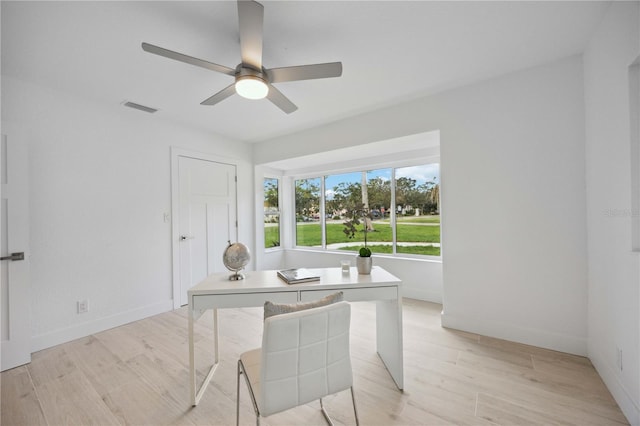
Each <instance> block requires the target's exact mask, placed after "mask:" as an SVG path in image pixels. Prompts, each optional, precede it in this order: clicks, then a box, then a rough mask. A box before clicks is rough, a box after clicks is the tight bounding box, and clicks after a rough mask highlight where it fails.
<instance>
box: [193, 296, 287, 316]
mask: <svg viewBox="0 0 640 426" xmlns="http://www.w3.org/2000/svg"><path fill="white" fill-rule="evenodd" d="M297 298H298V294H297V293H296V292H295V291H274V292H271V293H269V292H264V293H232V294H216V295H213V294H210V295H209V294H208V295H196V296H193V309H194V310H196V311H200V310H206V309H213V308H251V307H262V306H264V302H266V301H267V300H269V301H271V302H276V303H295V302H297Z"/></svg>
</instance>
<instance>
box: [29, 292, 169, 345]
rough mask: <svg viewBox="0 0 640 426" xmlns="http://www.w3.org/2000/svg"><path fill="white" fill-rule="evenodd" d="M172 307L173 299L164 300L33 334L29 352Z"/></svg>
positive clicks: (165, 310) (136, 319)
mask: <svg viewBox="0 0 640 426" xmlns="http://www.w3.org/2000/svg"><path fill="white" fill-rule="evenodd" d="M172 309H173V300H166V301H164V302H159V303H155V304H153V305H147V306H143V307H141V308H137V309H132V310H130V311H126V312H121V313H118V314H115V315H111V316H108V317H103V318H98V319H95V320H93V321H87V322H83V323H81V324H77V325H73V326H71V327H66V328H62V329H59V330H54V331H51V332H49V333H45V334H40V335H37V336H33V337H32V338H31V352H37V351H40V350H42V349H46V348H50V347H52V346H56V345H59V344H62V343H66V342H70V341H72V340H76V339H79V338H81V337H85V336H89V335H91V334H94V333H99V332H101V331H104V330H108V329H110V328H114V327H118V326H121V325H124V324H128V323H130V322H133V321H138V320H141V319H144V318H147V317H150V316H153V315H157V314H161V313H163V312H167V311H170V310H172Z"/></svg>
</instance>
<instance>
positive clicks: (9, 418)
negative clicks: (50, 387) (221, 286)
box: [0, 366, 46, 426]
mask: <svg viewBox="0 0 640 426" xmlns="http://www.w3.org/2000/svg"><path fill="white" fill-rule="evenodd" d="M1 397H2V406H3V410H2V413H1V417H0V424H2V425H5V426H12V425H16V426H17V425H34V426H35V425H44V424H46V420H45V418H44V413H43V412H42V407H41V406H40V401H39V400H38V395H37V394H36V390H35V387H34V386H33V382H32V381H31V376H30V375H29V371H28V370H27V368H26V367H24V366H22V367H17V368H14V369H12V370H9V371H5V372H4V373H2V394H1Z"/></svg>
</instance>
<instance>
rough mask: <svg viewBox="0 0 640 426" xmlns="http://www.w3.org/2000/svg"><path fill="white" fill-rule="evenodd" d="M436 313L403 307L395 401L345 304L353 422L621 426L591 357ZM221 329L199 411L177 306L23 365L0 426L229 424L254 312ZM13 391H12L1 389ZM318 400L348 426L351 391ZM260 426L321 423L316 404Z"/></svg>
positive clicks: (224, 313)
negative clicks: (443, 320) (457, 325)
mask: <svg viewBox="0 0 640 426" xmlns="http://www.w3.org/2000/svg"><path fill="white" fill-rule="evenodd" d="M441 310H442V306H441V305H438V304H434V303H428V302H421V301H415V300H410V299H406V300H405V301H404V302H403V319H404V336H403V340H404V361H405V363H404V367H405V390H404V392H401V391H399V390H398V389H397V388H396V387H395V384H394V382H393V380H392V379H391V377H390V375H389V374H388V372H387V370H386V369H385V367H384V364H383V363H382V361H381V360H380V358H379V357H378V355H377V354H376V342H375V340H376V332H375V313H376V305H375V304H374V303H366V302H362V303H360V302H359V303H353V304H352V325H351V358H352V365H353V370H354V386H355V392H356V401H357V404H358V411H359V414H360V423H361V424H363V425H385V426H386V425H403V426H404V425H447V424H451V425H474V426H476V425H479V426H495V425H506V426H513V425H526V424H534V425H539V424H545V425H546V424H558V425H564V424H566V425H578V426H582V425H625V424H628V423H627V420H626V419H625V417H624V415H623V414H622V412H621V411H620V409H619V407H618V406H617V404H616V403H615V401H614V399H613V397H612V396H611V394H610V393H609V391H608V390H607V389H606V387H605V386H604V383H603V382H602V380H601V379H600V377H599V376H598V374H597V372H596V371H595V369H594V368H593V366H592V365H591V363H590V362H589V360H588V359H587V358H584V357H578V356H575V355H570V354H563V353H560V352H555V351H551V350H548V349H544V348H536V347H533V346H528V345H523V344H520V343H514V342H508V341H504V340H500V339H494V338H489V337H485V336H480V335H477V334H474V333H467V332H462V331H457V330H451V329H447V328H443V327H441V325H440V312H441ZM218 320H219V334H220V347H219V353H220V365H219V367H218V369H217V370H216V373H215V376H214V378H213V380H212V382H211V383H210V384H209V387H208V388H207V391H206V392H205V394H204V396H203V398H202V399H201V402H200V404H199V405H198V406H197V407H191V406H190V404H189V378H188V371H189V364H188V336H187V310H186V308H184V307H183V308H181V309H178V310H175V311H172V312H167V313H164V314H161V315H157V316H154V317H151V318H147V319H144V320H141V321H136V322H134V323H131V324H127V325H124V326H122V327H118V328H115V329H112V330H107V331H104V332H101V333H97V334H95V335H93V336H88V337H85V338H83V339H78V340H76V341H74V342H70V343H67V344H64V345H60V346H56V347H54V348H50V349H46V350H44V351H40V352H38V353H35V354H33V361H32V362H31V364H29V365H28V366H27V367H22V368H21V369H16V370H15V371H14V370H10V371H7V372H3V373H2V375H1V379H2V385H3V387H2V396H3V398H2V406H1V416H2V424H3V425H4V424H5V420H6V421H7V423H6V424H17V425H27V426H31V425H41V424H42V425H44V424H49V425H58V424H60V425H62V424H65V425H66V424H87V425H102V424H136V425H137V424H140V425H186V426H193V425H229V424H233V423H235V403H236V379H237V376H236V362H237V359H238V357H239V355H240V353H242V352H244V351H247V350H250V349H253V348H256V347H259V346H260V344H261V339H262V323H263V319H262V309H261V308H244V309H223V310H219V311H218ZM212 325H213V316H212V314H211V312H207V313H205V315H204V316H202V317H201V318H200V319H199V320H198V321H196V322H195V324H194V331H195V335H194V336H195V342H196V343H195V354H196V371H197V378H198V380H199V381H202V380H203V379H204V377H205V375H206V373H207V371H208V367H209V366H210V365H211V363H212V360H213V354H214V350H215V347H214V340H213V329H212ZM12 383H15V384H16V386H15V387H13V386H12V387H11V388H10V389H11V390H9V388H5V387H6V385H7V384H12ZM30 383H31V385H30ZM30 386H31V387H30ZM11 392H13V393H11ZM325 402H326V407H327V409H328V410H329V412H330V413H331V415H332V417H333V418H334V421H335V424H336V425H352V424H354V418H353V411H352V405H351V398H350V394H349V393H348V392H343V393H341V394H338V395H334V396H330V397H327V398H326V399H325ZM38 407H41V408H40V409H38ZM240 412H241V422H240V424H242V425H250V424H255V417H254V414H253V407H252V405H251V402H250V399H249V396H248V393H247V390H246V386H245V385H244V383H241V400H240ZM38 413H40V415H39V414H38ZM12 422H13V423H12ZM262 424H263V425H267V426H276V425H294V424H295V425H297V424H305V425H324V424H325V422H324V418H323V417H322V414H321V413H320V410H319V405H318V403H317V402H313V403H310V404H306V405H304V406H302V407H298V408H296V409H294V410H289V411H286V412H283V413H278V414H276V415H273V416H270V417H268V418H266V419H262Z"/></svg>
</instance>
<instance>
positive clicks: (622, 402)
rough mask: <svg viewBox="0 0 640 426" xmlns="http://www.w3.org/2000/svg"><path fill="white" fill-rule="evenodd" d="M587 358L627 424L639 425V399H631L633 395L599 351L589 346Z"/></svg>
mask: <svg viewBox="0 0 640 426" xmlns="http://www.w3.org/2000/svg"><path fill="white" fill-rule="evenodd" d="M589 359H590V360H591V363H592V364H593V366H594V367H595V368H596V371H597V372H598V374H599V375H600V377H601V378H602V381H603V382H604V384H605V385H606V386H607V388H608V389H609V392H611V395H613V398H614V399H615V400H616V402H617V403H618V406H619V407H620V410H622V414H624V415H625V417H626V418H627V421H628V422H629V424H631V425H635V426H638V425H640V406H639V404H640V401H634V400H633V397H632V396H631V395H630V394H629V392H628V391H627V389H626V388H625V386H624V384H623V383H622V382H621V381H620V377H619V376H618V375H617V374H616V373H615V370H614V369H613V368H612V366H611V365H610V364H609V363H607V362H606V361H605V357H604V356H603V355H602V353H601V352H599V351H598V350H596V349H594V348H592V347H589Z"/></svg>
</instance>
